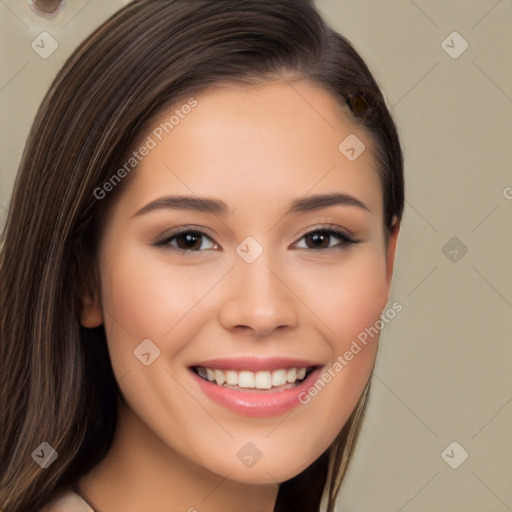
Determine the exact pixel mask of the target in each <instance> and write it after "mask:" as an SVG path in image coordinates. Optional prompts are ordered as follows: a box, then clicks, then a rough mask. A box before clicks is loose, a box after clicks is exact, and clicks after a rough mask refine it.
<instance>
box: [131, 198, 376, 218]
mask: <svg viewBox="0 0 512 512" xmlns="http://www.w3.org/2000/svg"><path fill="white" fill-rule="evenodd" d="M336 205H341V206H353V207H357V208H361V209H363V210H366V211H368V212H370V213H372V212H371V210H370V209H369V208H368V207H367V206H366V205H365V204H364V203H363V202H361V201H360V200H359V199H356V198H355V197H353V196H351V195H348V194H338V193H333V194H318V195H314V196H307V197H303V198H300V199H295V200H294V201H293V202H292V203H291V205H290V207H289V209H288V211H287V212H286V214H288V213H299V212H312V211H315V210H320V209H322V208H327V207H329V206H336ZM162 209H171V210H192V211H197V212H206V213H208V212H209V213H214V214H218V215H225V214H227V213H229V211H230V208H229V206H228V205H227V204H226V203H225V202H224V201H220V200H219V199H210V198H207V197H197V196H165V197H160V198H158V199H155V200H154V201H151V202H150V203H148V204H147V205H146V206H143V207H142V208H141V209H140V210H138V211H137V213H135V214H134V217H135V216H138V215H143V214H145V213H149V212H152V211H155V210H162Z"/></svg>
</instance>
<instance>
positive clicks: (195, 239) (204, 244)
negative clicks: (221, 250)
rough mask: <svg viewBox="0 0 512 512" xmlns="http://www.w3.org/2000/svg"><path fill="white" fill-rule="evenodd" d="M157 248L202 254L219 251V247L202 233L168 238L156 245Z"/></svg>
mask: <svg viewBox="0 0 512 512" xmlns="http://www.w3.org/2000/svg"><path fill="white" fill-rule="evenodd" d="M155 246H157V247H171V248H172V249H176V250H179V251H187V252H200V251H204V250H208V249H218V247H219V246H218V245H217V244H216V243H215V242H214V241H213V240H212V239H211V238H210V237H209V236H208V235H207V234H206V233H202V232H201V231H191V230H188V231H182V232H181V233H176V234H175V235H172V236H168V237H166V238H165V239H163V240H161V241H157V242H156V243H155Z"/></svg>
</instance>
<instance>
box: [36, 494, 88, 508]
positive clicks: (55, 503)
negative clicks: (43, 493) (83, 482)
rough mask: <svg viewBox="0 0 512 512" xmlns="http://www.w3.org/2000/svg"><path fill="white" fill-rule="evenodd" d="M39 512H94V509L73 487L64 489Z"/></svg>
mask: <svg viewBox="0 0 512 512" xmlns="http://www.w3.org/2000/svg"><path fill="white" fill-rule="evenodd" d="M39 512H94V510H93V509H92V508H91V507H90V506H89V505H88V504H87V503H86V502H85V501H84V500H83V499H82V498H80V496H78V494H76V493H74V492H73V491H72V490H71V489H64V490H62V491H60V492H58V493H57V494H56V495H55V496H54V497H53V499H52V500H51V501H50V503H48V505H46V506H45V507H44V508H43V509H41V510H40V511H39Z"/></svg>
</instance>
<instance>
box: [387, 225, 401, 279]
mask: <svg viewBox="0 0 512 512" xmlns="http://www.w3.org/2000/svg"><path fill="white" fill-rule="evenodd" d="M399 232H400V220H399V219H398V217H396V216H395V217H394V218H393V223H392V225H391V232H390V234H389V239H388V247H387V252H386V281H387V285H388V289H389V287H390V286H391V278H392V277H393V268H394V265H395V256H396V247H397V243H398V233H399Z"/></svg>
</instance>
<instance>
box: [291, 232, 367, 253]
mask: <svg viewBox="0 0 512 512" xmlns="http://www.w3.org/2000/svg"><path fill="white" fill-rule="evenodd" d="M302 240H304V244H303V245H302V246H301V242H299V243H298V244H297V248H299V249H342V248H343V247H346V246H348V245H351V244H355V243H357V242H356V241H355V240H352V239H351V238H349V237H348V236H347V235H345V234H344V233H342V232H341V231H336V230H332V229H316V230H315V231H310V232H309V233H306V234H305V235H304V236H303V237H302V238H301V241H302ZM333 242H334V243H333Z"/></svg>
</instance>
